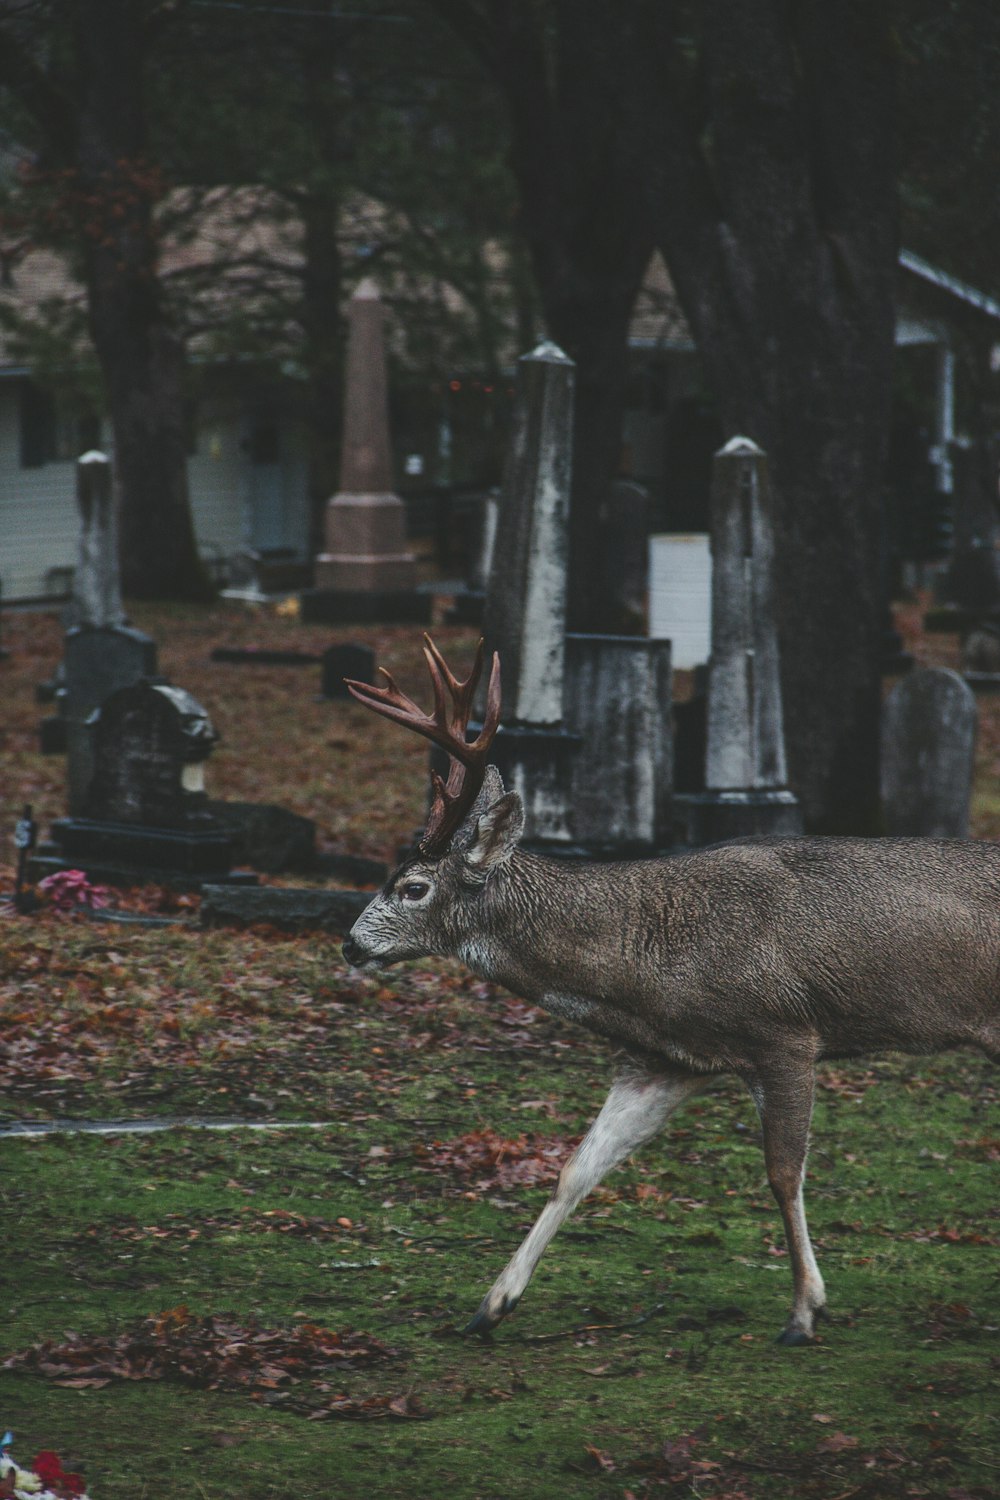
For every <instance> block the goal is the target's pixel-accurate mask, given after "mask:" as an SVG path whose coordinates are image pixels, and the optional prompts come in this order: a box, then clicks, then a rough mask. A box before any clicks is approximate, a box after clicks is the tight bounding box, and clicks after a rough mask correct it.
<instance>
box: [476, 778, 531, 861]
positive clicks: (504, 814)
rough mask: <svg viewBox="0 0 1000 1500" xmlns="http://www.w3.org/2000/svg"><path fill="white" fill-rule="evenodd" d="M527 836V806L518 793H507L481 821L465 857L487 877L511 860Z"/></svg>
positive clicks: (486, 812)
mask: <svg viewBox="0 0 1000 1500" xmlns="http://www.w3.org/2000/svg"><path fill="white" fill-rule="evenodd" d="M523 832H524V804H523V803H522V801H521V799H520V797H519V796H518V794H517V792H506V793H505V794H504V795H503V796H502V797H501V798H500V800H499V801H498V802H494V803H493V805H492V806H491V807H488V808H487V809H486V811H485V812H484V813H483V814H482V815H481V817H480V818H479V821H478V822H477V824H476V831H475V835H474V837H473V840H472V843H471V844H470V845H469V847H468V849H467V850H466V852H465V857H466V859H467V860H468V862H469V864H470V865H475V867H476V868H477V869H479V870H482V871H483V873H484V874H485V873H487V872H489V871H490V870H494V869H496V867H497V865H500V864H503V862H504V860H505V859H509V858H510V856H511V855H512V854H513V853H514V850H515V849H516V848H517V846H518V843H519V842H520V839H521V835H522V833H523Z"/></svg>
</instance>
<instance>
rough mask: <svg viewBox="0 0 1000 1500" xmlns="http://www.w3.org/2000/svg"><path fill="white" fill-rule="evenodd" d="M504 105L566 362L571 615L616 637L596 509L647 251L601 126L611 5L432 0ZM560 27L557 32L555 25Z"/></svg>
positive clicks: (627, 173) (638, 203) (524, 221)
mask: <svg viewBox="0 0 1000 1500" xmlns="http://www.w3.org/2000/svg"><path fill="white" fill-rule="evenodd" d="M434 5H435V8H436V9H437V10H438V11H439V12H440V14H442V15H443V16H444V17H445V18H446V19H447V20H448V21H449V22H450V23H451V24H452V25H453V26H454V27H455V29H456V30H457V31H458V33H459V34H460V35H461V36H463V37H464V38H465V40H466V41H467V42H469V44H470V45H471V46H472V47H473V48H474V49H475V50H476V51H477V52H478V53H479V55H480V57H481V58H482V61H483V63H484V65H485V66H486V67H487V68H488V69H489V70H490V71H491V72H492V74H493V76H494V78H495V79H496V82H497V84H498V86H499V88H500V89H501V91H502V93H503V95H504V97H505V99H506V101H507V105H508V109H509V117H510V126H511V165H512V168H513V171H514V174H515V176H516V178H517V183H518V188H519V192H520V208H521V231H522V233H523V235H524V239H525V242H526V244H527V246H528V251H529V254H530V256H531V262H532V268H533V270H534V273H535V280H536V282H537V285H538V291H539V296H540V298H541V303H542V311H543V314H544V317H545V323H546V326H547V329H548V333H549V336H550V337H551V338H552V339H554V340H555V342H556V343H557V344H558V345H559V346H560V347H561V348H562V349H563V351H564V353H566V354H568V355H569V356H570V358H571V359H572V360H573V361H574V362H575V364H576V402H575V415H574V439H573V494H572V503H571V507H570V571H569V597H568V616H569V624H570V628H571V629H574V630H602V629H605V630H606V629H609V628H610V629H615V628H618V626H619V624H620V622H619V621H618V619H617V616H616V615H614V614H613V613H610V614H609V609H611V610H613V605H612V604H611V601H610V600H609V598H608V596H607V588H606V584H605V583H604V581H603V572H602V560H603V559H602V553H603V547H602V540H603V534H604V533H603V526H604V524H605V523H604V521H603V519H602V512H603V510H604V506H605V501H606V499H607V495H608V489H609V486H610V484H611V481H612V479H613V478H614V477H615V474H616V473H617V471H618V464H619V459H620V454H621V443H622V422H623V417H624V411H625V392H626V381H627V375H628V326H629V320H630V317H631V313H632V308H633V306H634V303H635V299H636V296H637V294H638V291H639V288H640V286H641V284H642V278H643V275H644V273H645V271H646V268H647V266H648V264H649V260H650V257H651V256H652V253H653V249H654V241H653V233H652V228H651V226H650V221H649V217H648V213H647V208H646V204H645V201H644V197H643V193H642V188H641V181H640V172H639V169H640V162H639V160H638V159H634V160H633V161H631V162H629V161H624V160H623V159H622V157H621V155H620V154H619V153H618V143H617V142H616V140H615V137H614V133H613V132H612V130H611V129H610V128H609V123H610V120H611V118H612V115H613V112H614V109H613V100H614V96H615V93H616V91H617V89H618V88H619V87H620V85H621V80H620V79H619V78H618V77H616V76H615V74H614V73H613V72H612V71H610V70H609V68H608V67H607V64H606V58H605V56H604V51H603V46H602V42H603V37H604V32H605V30H606V28H607V25H608V24H609V23H610V24H611V26H612V28H613V26H614V24H615V16H614V11H613V7H612V8H611V9H610V10H607V9H606V7H605V6H604V5H603V4H599V5H597V6H596V9H595V6H594V5H593V4H590V3H588V4H585V5H581V4H580V3H579V0H557V3H556V4H555V6H554V7H553V10H552V15H551V16H550V15H549V14H548V13H547V11H546V8H545V7H544V6H538V5H536V4H534V3H533V0H484V4H483V5H482V6H479V5H476V4H474V3H472V4H470V3H468V0H434ZM553 16H554V17H555V19H556V20H557V21H558V25H557V26H555V27H553V26H552V25H551V24H550V22H551V20H552V18H553Z"/></svg>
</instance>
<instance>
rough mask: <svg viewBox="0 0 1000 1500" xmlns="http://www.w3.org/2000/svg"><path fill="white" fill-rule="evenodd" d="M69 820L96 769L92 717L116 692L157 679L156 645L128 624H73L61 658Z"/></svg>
mask: <svg viewBox="0 0 1000 1500" xmlns="http://www.w3.org/2000/svg"><path fill="white" fill-rule="evenodd" d="M63 661H64V665H65V689H64V693H63V697H62V714H63V717H64V718H65V720H66V749H67V752H68V756H69V759H68V763H67V782H68V800H69V811H70V816H71V817H75V816H77V815H81V816H82V815H83V811H84V806H85V803H86V800H87V797H88V796H89V791H90V786H91V782H92V780H93V777H94V769H95V759H94V757H95V748H94V720H93V714H94V712H95V710H96V709H97V708H99V707H100V705H101V704H103V703H104V702H105V701H106V699H108V698H110V697H111V696H112V694H113V693H116V692H117V691H118V690H119V689H121V688H127V687H131V686H132V685H133V684H134V683H137V682H139V681H140V680H141V679H143V678H146V677H155V676H156V643H155V641H153V640H152V639H151V638H150V637H149V636H148V635H145V634H143V632H142V631H141V630H133V629H132V628H131V626H128V625H107V626H104V625H76V626H74V627H73V629H72V630H68V631H67V632H66V642H65V650H64V657H63Z"/></svg>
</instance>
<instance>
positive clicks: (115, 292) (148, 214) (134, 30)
mask: <svg viewBox="0 0 1000 1500" xmlns="http://www.w3.org/2000/svg"><path fill="white" fill-rule="evenodd" d="M74 23H75V40H76V55H77V64H78V77H79V85H78V87H79V117H78V131H77V144H76V172H75V185H74V186H75V193H74V201H75V205H76V211H77V217H78V221H79V229H80V237H81V242H82V246H83V261H84V274H85V280H86V285H87V298H88V315H89V321H90V328H91V334H92V337H93V340H94V345H95V347H96V349H97V356H98V359H99V361H100V364H101V369H102V371H103V374H104V380H105V385H106V388H107V392H108V401H109V405H110V410H111V421H112V427H113V430H114V444H115V470H116V478H117V484H118V489H119V503H120V507H121V523H120V537H121V560H122V586H123V590H124V592H125V593H126V594H128V595H132V596H133V597H136V598H146V599H148V598H171V599H207V598H210V597H211V596H212V594H213V592H214V591H213V589H212V586H211V584H210V582H209V580H208V578H207V575H206V573H205V570H204V568H203V567H202V564H201V562H200V560H199V557H198V552H197V547H196V544H195V537H194V528H193V525H192V520H191V508H190V499H189V495H188V483H187V436H186V431H185V411H184V385H183V376H184V354H183V348H182V346H181V343H180V341H179V339H178V338H177V337H176V335H175V334H174V332H173V330H172V328H171V326H170V322H169V319H168V317H167V314H166V310H165V308H164V305H163V300H162V297H161V292H160V287H159V282H158V280H157V253H158V247H157V234H156V225H155V221H154V216H153V206H154V203H155V201H156V197H157V195H158V192H159V190H160V187H159V183H158V181H157V174H156V173H155V171H154V170H153V169H152V168H151V166H150V164H149V163H148V161H146V160H145V158H144V151H145V147H146V132H145V122H144V119H143V101H142V72H143V63H144V45H145V38H144V32H143V26H144V22H143V18H142V15H141V8H140V7H139V6H136V5H135V4H133V3H131V0H81V3H80V4H78V5H77V7H76V8H75V12H74Z"/></svg>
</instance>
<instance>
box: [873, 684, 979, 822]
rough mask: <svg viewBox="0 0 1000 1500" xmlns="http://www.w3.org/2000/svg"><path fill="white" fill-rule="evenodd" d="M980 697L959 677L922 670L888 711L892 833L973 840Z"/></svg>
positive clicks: (893, 696) (884, 768)
mask: <svg viewBox="0 0 1000 1500" xmlns="http://www.w3.org/2000/svg"><path fill="white" fill-rule="evenodd" d="M976 718H977V714H976V700H975V697H974V696H973V693H972V691H971V689H970V688H969V687H968V686H967V685H966V684H965V683H964V682H963V681H962V679H961V677H959V675H958V673H957V672H952V671H950V670H949V669H948V668H947V667H922V668H921V669H920V670H919V671H915V672H912V673H911V674H910V675H909V676H908V677H904V678H903V679H902V681H901V682H898V683H897V684H896V686H895V687H894V688H893V690H892V692H891V693H890V694H889V696H888V698H887V699H886V700H885V703H884V705H883V708H882V765H881V784H882V811H883V817H884V821H885V831H886V833H887V834H889V835H891V836H906V837H911V836H914V837H915V836H918V835H923V836H927V837H931V838H966V837H967V836H968V832H969V799H970V797H971V794H972V772H973V757H974V752H975V742H976Z"/></svg>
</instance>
